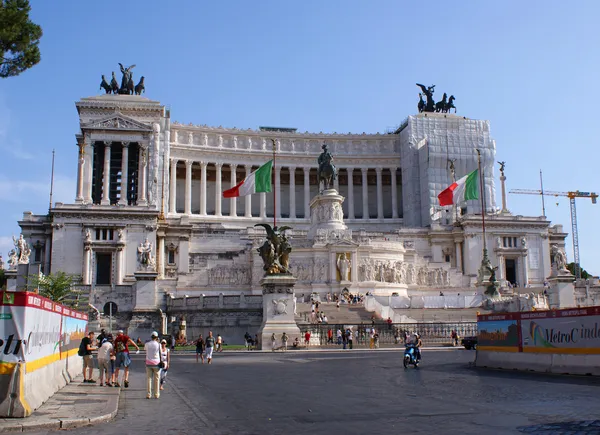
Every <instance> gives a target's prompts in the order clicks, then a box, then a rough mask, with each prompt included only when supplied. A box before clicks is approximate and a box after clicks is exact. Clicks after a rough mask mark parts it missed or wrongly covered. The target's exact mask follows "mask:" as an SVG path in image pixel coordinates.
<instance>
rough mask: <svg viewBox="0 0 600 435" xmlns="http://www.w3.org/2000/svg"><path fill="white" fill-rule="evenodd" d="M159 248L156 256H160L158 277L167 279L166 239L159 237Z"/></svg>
mask: <svg viewBox="0 0 600 435" xmlns="http://www.w3.org/2000/svg"><path fill="white" fill-rule="evenodd" d="M157 239H158V244H157V245H158V246H157V247H156V254H157V256H158V277H159V278H164V277H165V238H164V237H163V236H158V237H157Z"/></svg>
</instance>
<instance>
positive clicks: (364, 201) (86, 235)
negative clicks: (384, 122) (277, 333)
mask: <svg viewBox="0 0 600 435" xmlns="http://www.w3.org/2000/svg"><path fill="white" fill-rule="evenodd" d="M76 107H77V111H78V114H79V120H80V128H81V131H80V132H79V133H78V134H77V135H76V138H77V146H78V150H79V151H78V160H77V164H78V178H77V186H76V192H75V200H74V202H73V203H71V204H62V203H57V204H55V206H54V208H53V209H52V210H51V213H50V216H46V215H43V216H42V215H39V216H38V215H33V214H31V213H29V212H27V213H25V214H24V216H23V220H21V221H20V222H19V224H20V226H21V228H22V231H23V234H24V236H25V238H26V239H27V240H28V242H29V243H30V245H31V247H32V250H33V254H32V257H31V261H32V263H36V262H37V263H41V264H42V268H43V270H44V271H46V272H47V271H49V270H51V271H53V272H55V271H59V270H62V271H65V272H68V273H74V274H78V275H81V276H82V278H83V283H84V285H85V286H89V287H87V288H89V289H90V290H91V291H92V292H93V293H94V297H92V301H94V302H95V303H96V304H97V306H98V305H99V306H100V307H101V306H102V304H104V303H105V302H107V301H109V300H113V301H116V302H117V304H120V307H121V310H123V311H131V310H132V309H133V308H134V307H135V306H136V295H135V291H134V290H133V289H134V288H135V286H134V284H135V281H136V278H135V276H134V273H135V272H136V271H137V269H138V262H137V249H138V246H139V245H140V243H142V242H143V241H144V240H145V239H146V238H148V240H149V241H150V242H151V243H152V244H153V248H152V249H153V250H154V257H155V259H156V268H157V272H158V280H157V289H158V290H157V295H156V298H155V303H156V307H157V308H159V307H163V308H164V306H165V295H167V294H170V295H173V296H183V295H188V296H190V297H191V296H199V295H207V296H210V295H220V294H224V295H239V294H242V293H243V294H245V295H251V294H261V289H260V285H259V280H260V278H261V277H262V274H263V272H262V264H261V260H260V258H259V257H258V254H257V253H256V249H255V248H256V247H257V246H258V244H259V243H261V241H262V238H263V234H264V233H263V232H262V229H255V228H254V224H256V223H272V220H273V215H275V216H276V218H277V223H278V225H289V226H291V227H293V231H292V245H293V246H294V251H293V253H292V260H291V264H292V267H293V269H294V272H295V275H296V276H297V278H298V283H297V285H296V292H297V293H306V294H308V293H311V292H319V293H325V292H339V291H340V290H341V289H342V288H344V287H346V288H348V289H350V290H353V291H354V290H358V291H360V292H362V293H365V292H367V291H371V292H375V293H380V294H391V293H392V292H399V293H403V294H407V293H408V294H411V293H422V292H435V293H436V294H437V292H439V291H448V290H450V291H451V290H452V289H454V290H455V291H457V292H460V291H461V290H463V289H467V288H469V287H472V286H473V285H474V282H475V280H476V275H477V269H478V267H479V265H480V263H481V252H482V243H483V238H482V231H481V207H480V203H479V202H478V201H469V203H468V204H465V205H464V207H462V208H460V209H459V210H456V209H453V208H452V207H446V208H440V207H439V206H438V205H437V195H438V194H439V192H440V191H441V190H443V189H444V188H445V187H447V186H448V185H449V184H450V183H451V182H452V178H451V173H450V170H449V161H450V160H454V166H455V169H456V176H457V178H458V177H461V176H463V175H464V174H466V173H468V172H470V171H472V170H474V169H476V168H477V154H476V152H475V149H479V150H480V151H481V157H482V166H483V168H484V171H485V191H486V200H487V207H486V208H487V213H488V214H487V215H486V224H487V238H486V242H487V246H488V250H489V254H490V259H491V261H492V263H493V264H494V265H499V272H498V277H499V278H500V279H501V280H509V281H512V282H513V283H519V284H520V285H521V286H523V285H525V284H527V285H531V286H541V285H542V284H543V282H544V280H545V279H546V277H547V276H549V275H550V267H551V262H550V245H551V244H558V245H559V246H561V247H562V246H564V239H565V237H566V234H565V233H563V231H562V227H561V226H551V225H550V222H548V221H547V220H546V219H545V218H543V217H523V216H514V215H512V214H510V213H508V212H505V213H500V212H499V211H498V208H497V207H496V202H495V197H496V193H495V178H494V167H493V166H494V158H495V149H496V144H495V142H494V140H493V139H492V138H491V137H490V128H489V123H488V121H478V120H472V119H468V118H464V117H462V116H457V115H451V114H432V113H429V114H425V113H423V114H419V115H414V116H409V117H408V118H407V119H406V120H405V121H404V123H403V124H402V126H401V127H400V128H399V129H398V130H397V131H396V132H390V133H389V134H366V133H359V134H354V133H347V134H337V133H333V134H325V133H299V132H297V131H296V129H282V128H259V129H257V130H251V129H247V130H242V129H236V128H223V127H209V126H203V125H192V124H189V125H183V124H179V123H177V122H172V121H171V119H170V114H169V111H168V110H167V109H166V108H165V107H164V106H162V105H161V104H160V103H159V102H157V101H152V100H149V99H147V98H144V97H139V96H128V95H102V96H97V97H90V98H83V99H81V100H80V101H78V102H77V103H76ZM272 138H273V139H275V141H276V155H277V160H276V162H277V163H276V168H275V170H274V174H273V180H274V187H273V188H274V190H275V191H276V192H277V202H276V204H275V205H274V201H273V195H272V194H264V193H261V194H256V195H252V196H247V197H242V198H237V199H224V198H223V197H222V194H221V193H222V191H223V190H225V189H227V188H229V187H231V186H233V185H235V184H236V183H237V182H239V181H241V180H242V179H243V178H244V177H245V176H246V175H247V174H249V173H250V172H251V171H253V170H254V169H256V168H258V167H259V166H260V165H262V164H263V163H265V162H266V161H268V160H269V159H271V158H272V156H273V150H272V145H271V139H272ZM323 143H327V145H328V146H329V149H330V151H331V152H332V154H333V156H334V163H335V165H336V166H337V168H338V171H339V177H338V179H337V180H336V182H335V189H336V190H337V191H338V192H339V193H340V195H342V196H343V197H344V201H343V204H342V211H343V222H344V224H345V226H346V228H347V229H344V230H335V231H329V232H327V231H325V232H324V231H320V232H318V233H317V234H316V235H314V237H313V236H312V235H311V237H309V230H310V228H311V220H310V205H309V204H310V202H311V200H312V199H313V198H314V197H315V196H316V195H317V194H318V186H317V176H316V172H317V169H316V168H317V164H316V160H317V157H318V155H319V153H320V152H321V145H322V144H323ZM74 154H75V150H74ZM457 216H458V217H457ZM342 253H345V254H346V256H347V258H348V260H349V263H348V266H349V271H348V273H347V276H346V277H344V276H342V275H341V274H340V270H339V267H337V265H338V260H339V258H340V256H341V254H342ZM471 291H472V290H471Z"/></svg>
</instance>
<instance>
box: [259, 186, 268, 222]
mask: <svg viewBox="0 0 600 435" xmlns="http://www.w3.org/2000/svg"><path fill="white" fill-rule="evenodd" d="M259 195H260V217H261V218H263V219H264V218H266V217H267V194H266V193H265V192H261V193H259Z"/></svg>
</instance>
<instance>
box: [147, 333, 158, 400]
mask: <svg viewBox="0 0 600 435" xmlns="http://www.w3.org/2000/svg"><path fill="white" fill-rule="evenodd" d="M144 348H145V350H146V385H147V393H146V399H150V398H151V397H152V396H153V395H154V398H155V399H158V398H159V397H160V391H159V390H158V388H159V383H160V369H161V367H160V366H159V364H160V359H161V357H160V344H159V343H158V332H156V331H154V332H153V333H152V338H151V339H150V341H149V342H147V343H146V344H145V345H144Z"/></svg>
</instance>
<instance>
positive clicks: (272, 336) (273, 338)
mask: <svg viewBox="0 0 600 435" xmlns="http://www.w3.org/2000/svg"><path fill="white" fill-rule="evenodd" d="M275 340H276V338H275V333H273V334H271V352H275Z"/></svg>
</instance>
